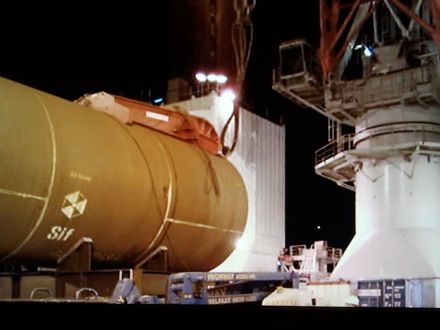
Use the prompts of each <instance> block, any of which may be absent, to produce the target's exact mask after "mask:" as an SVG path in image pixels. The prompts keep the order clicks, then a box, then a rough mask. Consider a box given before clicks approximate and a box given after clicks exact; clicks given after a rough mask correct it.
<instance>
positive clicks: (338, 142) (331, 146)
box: [315, 134, 354, 165]
mask: <svg viewBox="0 0 440 330" xmlns="http://www.w3.org/2000/svg"><path fill="white" fill-rule="evenodd" d="M353 147H354V134H346V135H342V136H341V137H339V138H337V139H334V140H332V141H331V142H330V143H328V144H326V145H325V146H323V147H322V148H319V149H318V150H316V151H315V165H317V164H320V163H322V162H324V161H326V160H327V159H330V158H332V157H334V156H336V155H337V154H338V153H340V152H342V151H347V150H352V149H353Z"/></svg>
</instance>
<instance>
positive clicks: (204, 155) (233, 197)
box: [0, 78, 248, 271]
mask: <svg viewBox="0 0 440 330" xmlns="http://www.w3.org/2000/svg"><path fill="white" fill-rule="evenodd" d="M0 118H1V119H0V158H1V163H0V169H1V171H0V235H1V241H0V262H1V263H32V264H36V265H41V266H43V265H55V264H56V261H57V259H58V258H59V257H60V256H61V255H63V254H64V253H66V251H68V250H69V249H70V248H71V247H72V246H74V245H75V243H76V242H78V241H79V240H80V239H81V238H83V237H88V238H91V239H92V240H93V248H94V249H93V251H94V252H93V258H94V263H95V264H96V265H102V266H124V267H132V266H134V265H135V264H136V263H139V262H141V261H142V260H143V258H145V257H146V256H148V255H149V254H150V253H151V252H153V251H154V250H155V249H157V248H158V247H159V246H165V247H167V249H168V266H169V270H170V271H185V270H191V271H197V270H200V271H206V270H210V269H212V268H214V267H216V266H217V265H218V264H220V263H221V262H222V261H223V260H224V259H226V257H227V256H228V255H229V254H230V253H231V252H232V251H233V249H234V248H235V242H236V240H237V239H238V238H239V237H240V236H241V234H242V232H243V230H244V227H245V224H246V220H247V214H248V204H247V203H248V199H247V193H246V188H245V185H244V182H243V179H242V177H241V176H240V174H239V172H238V171H237V170H236V168H235V167H234V166H233V164H231V163H230V162H229V161H228V160H227V159H225V158H223V157H220V156H216V155H212V154H210V153H208V152H206V151H203V150H202V149H201V148H199V147H197V146H195V145H193V144H189V143H187V142H184V141H181V140H179V139H176V138H174V137H171V136H168V135H165V134H162V133H160V132H157V131H154V130H152V129H149V128H146V127H142V126H139V125H124V124H122V123H120V122H119V121H118V120H116V119H115V118H113V117H111V116H110V115H108V114H105V113H102V112H98V111H94V110H92V109H90V108H87V107H85V106H81V105H78V104H75V103H73V102H70V101H67V100H64V99H61V98H58V97H56V96H53V95H50V94H47V93H44V92H42V91H39V90H36V89H33V88H30V87H27V86H24V85H21V84H18V83H16V82H13V81H10V80H7V79H4V78H0Z"/></svg>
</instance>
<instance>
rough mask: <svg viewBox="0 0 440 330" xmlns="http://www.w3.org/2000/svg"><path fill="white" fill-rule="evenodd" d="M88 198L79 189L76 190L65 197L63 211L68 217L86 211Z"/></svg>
mask: <svg viewBox="0 0 440 330" xmlns="http://www.w3.org/2000/svg"><path fill="white" fill-rule="evenodd" d="M86 205H87V199H86V198H85V197H84V195H83V194H81V192H79V191H75V192H74V193H71V194H69V195H66V197H64V201H63V206H62V207H61V211H62V212H63V213H64V214H65V215H66V217H68V218H69V219H72V218H74V217H77V216H79V215H81V214H83V213H84V210H85V209H86Z"/></svg>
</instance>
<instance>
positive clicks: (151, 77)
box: [0, 0, 354, 249]
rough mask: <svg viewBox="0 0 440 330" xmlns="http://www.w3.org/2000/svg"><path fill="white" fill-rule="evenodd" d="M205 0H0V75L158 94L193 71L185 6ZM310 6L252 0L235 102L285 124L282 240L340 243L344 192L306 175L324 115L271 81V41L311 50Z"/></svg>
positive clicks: (315, 27) (56, 88)
mask: <svg viewBox="0 0 440 330" xmlns="http://www.w3.org/2000/svg"><path fill="white" fill-rule="evenodd" d="M208 1H209V0H206V1H202V0H199V1H196V0H192V1H191V0H186V1H183V0H181V1H179V0H148V1H130V0H128V1H124V2H109V1H93V2H92V1H90V2H86V1H44V2H42V1H40V2H37V1H16V0H3V1H2V2H1V3H0V12H1V14H2V18H1V19H0V42H1V44H0V45H1V46H0V47H1V48H0V76H2V77H5V78H9V79H12V80H14V81H17V82H20V83H23V84H26V85H28V86H31V87H34V88H37V89H39V90H42V91H45V92H48V93H51V94H54V95H56V96H59V97H62V98H65V99H68V100H72V101H73V100H75V99H77V98H79V97H81V96H82V95H84V94H86V93H94V92H98V91H106V92H108V93H113V94H119V95H123V96H127V97H132V98H137V99H141V100H144V101H152V100H153V99H154V98H156V97H165V95H166V90H167V81H168V80H169V79H171V78H175V77H186V76H189V75H192V74H194V68H196V66H197V65H198V64H199V62H198V61H201V58H202V56H198V54H199V53H200V54H203V49H204V48H203V47H205V45H203V43H202V42H200V49H197V47H196V45H197V41H198V40H197V38H198V37H197V36H199V35H201V32H203V31H202V30H200V29H207V27H206V26H203V25H202V26H199V25H198V23H199V22H201V21H202V20H200V19H198V18H197V17H201V16H202V15H203V13H202V12H200V13H198V15H200V16H197V15H194V12H196V11H198V8H199V6H200V4H201V3H202V4H203V3H204V4H205V5H206V3H207V2H208ZM184 2H185V3H187V5H186V6H185V5H182V4H183V3H184ZM318 3H319V1H318V0H314V1H307V2H306V1H293V0H271V1H268V0H257V1H256V2H255V4H256V5H255V7H254V9H253V11H252V16H251V17H252V26H253V31H254V38H253V42H252V44H251V53H250V58H249V63H248V67H247V71H246V79H245V82H244V85H243V95H242V104H243V106H244V107H246V108H247V109H249V110H251V111H253V112H255V113H256V114H258V115H260V116H262V117H264V118H267V119H268V120H271V121H273V122H275V123H277V124H278V125H284V126H285V128H286V242H285V243H286V245H287V246H288V245H291V244H306V245H308V246H309V245H310V244H312V243H313V242H314V241H316V240H327V242H328V244H329V246H333V247H340V248H343V249H345V248H346V247H347V245H348V243H349V242H350V240H351V238H352V237H353V236H354V192H351V191H348V190H346V189H345V188H342V187H339V186H337V185H336V184H335V183H333V182H331V181H329V180H327V179H324V178H321V177H319V176H318V175H316V174H315V173H314V154H315V151H316V150H317V149H319V148H321V147H323V146H324V145H325V144H326V143H327V142H328V140H327V119H326V118H325V117H323V116H322V115H320V114H318V113H317V112H315V111H314V110H312V109H307V108H302V107H299V106H297V105H296V104H294V103H292V102H291V101H289V100H287V99H285V98H284V97H283V96H281V95H279V94H278V93H276V92H275V91H273V90H272V86H271V85H272V71H273V70H274V69H275V68H276V67H277V66H278V45H279V44H280V43H281V42H283V41H287V40H290V39H294V38H298V37H303V38H306V39H307V40H308V41H309V42H311V43H312V45H314V46H315V47H319V11H318ZM187 41H188V42H187ZM225 47H227V45H226V46H225ZM226 51H227V50H226ZM196 60H197V61H196ZM205 64H206V63H205ZM217 64H218V63H217ZM318 226H320V229H318ZM282 244H283V242H280V246H281V245H282Z"/></svg>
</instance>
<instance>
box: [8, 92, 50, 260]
mask: <svg viewBox="0 0 440 330" xmlns="http://www.w3.org/2000/svg"><path fill="white" fill-rule="evenodd" d="M35 97H36V98H37V99H38V101H39V103H40V104H41V106H42V108H43V110H44V114H45V115H46V118H47V122H48V125H49V129H50V135H51V138H52V164H53V166H52V173H51V177H50V181H49V186H48V194H47V197H46V198H45V199H44V205H43V208H42V210H41V213H40V216H39V217H38V220H37V222H36V224H35V225H34V226H33V228H32V230H31V231H30V233H29V234H28V235H27V236H26V238H25V239H24V240H23V241H22V242H21V244H19V245H18V246H17V247H16V248H15V249H14V250H13V251H12V252H11V253H9V254H8V255H7V256H5V257H4V258H3V259H2V260H6V259H8V258H10V257H11V256H13V255H14V254H16V253H17V252H18V251H20V249H21V248H22V247H23V246H25V245H26V244H27V242H28V241H29V240H30V239H31V238H32V236H33V235H34V234H35V232H36V231H37V229H38V227H39V226H40V225H41V223H42V221H43V218H44V215H45V213H46V210H47V206H48V204H49V199H50V197H51V195H52V189H53V186H54V182H55V172H56V159H57V148H56V143H55V130H54V127H53V124H52V121H51V118H50V116H49V112H48V111H47V108H46V106H45V105H44V103H43V102H42V100H41V98H40V96H39V95H37V94H35Z"/></svg>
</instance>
